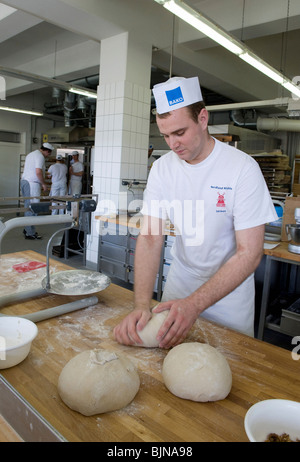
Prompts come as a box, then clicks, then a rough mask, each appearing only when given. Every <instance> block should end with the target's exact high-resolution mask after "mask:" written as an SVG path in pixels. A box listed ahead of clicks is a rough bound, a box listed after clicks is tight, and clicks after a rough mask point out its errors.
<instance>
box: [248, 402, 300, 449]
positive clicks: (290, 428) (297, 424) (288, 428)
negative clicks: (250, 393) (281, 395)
mask: <svg viewBox="0 0 300 462" xmlns="http://www.w3.org/2000/svg"><path fill="white" fill-rule="evenodd" d="M244 426H245V431H246V434H247V436H248V438H249V441H251V442H300V403H298V402H297V401H291V400H288V399H267V400H264V401H260V402H258V403H256V404H254V405H253V406H251V407H250V409H249V410H248V411H247V413H246V416H245V420H244Z"/></svg>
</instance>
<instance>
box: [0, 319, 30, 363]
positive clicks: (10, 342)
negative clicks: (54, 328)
mask: <svg viewBox="0 0 300 462" xmlns="http://www.w3.org/2000/svg"><path fill="white" fill-rule="evenodd" d="M37 333H38V328H37V327H36V325H35V324H34V322H32V321H29V320H28V319H24V318H20V317H17V316H0V369H6V368H8V367H12V366H15V365H16V364H19V363H20V362H21V361H23V360H24V359H25V358H26V357H27V355H28V353H29V351H30V347H31V342H32V340H33V339H34V338H35V337H36V335H37Z"/></svg>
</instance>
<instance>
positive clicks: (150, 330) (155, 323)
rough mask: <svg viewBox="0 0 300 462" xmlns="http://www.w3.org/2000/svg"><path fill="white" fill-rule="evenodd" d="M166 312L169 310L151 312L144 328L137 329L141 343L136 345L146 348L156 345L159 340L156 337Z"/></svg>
mask: <svg viewBox="0 0 300 462" xmlns="http://www.w3.org/2000/svg"><path fill="white" fill-rule="evenodd" d="M155 308H156V307H155ZM168 314H169V310H165V311H161V312H160V313H152V317H151V319H149V321H148V323H147V324H146V326H145V327H144V329H142V330H140V331H137V333H138V336H139V337H140V339H141V340H142V342H143V344H136V346H142V347H146V348H156V347H158V344H159V342H158V340H157V338H156V337H157V334H158V331H159V329H160V328H161V326H162V325H163V323H164V322H165V319H166V317H167V316H168Z"/></svg>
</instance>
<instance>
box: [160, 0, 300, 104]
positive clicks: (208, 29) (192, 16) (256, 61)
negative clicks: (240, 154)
mask: <svg viewBox="0 0 300 462" xmlns="http://www.w3.org/2000/svg"><path fill="white" fill-rule="evenodd" d="M154 1H155V2H157V3H159V4H160V5H162V6H163V7H164V8H166V9H167V10H169V11H170V12H171V13H173V14H175V15H176V16H178V17H179V18H180V19H182V20H183V21H185V22H187V23H188V24H190V25H191V26H193V27H195V28H196V29H197V30H199V31H200V32H202V33H203V34H205V35H206V36H207V37H209V38H210V39H212V40H214V41H215V42H217V43H218V44H219V45H221V46H222V47H224V48H226V49H227V50H229V51H231V52H232V53H234V54H235V55H236V56H238V57H239V58H241V59H243V61H245V62H247V63H248V64H250V65H251V66H252V67H254V68H255V69H257V70H258V71H260V72H262V73H263V74H264V75H266V76H267V77H269V78H270V79H272V80H274V81H275V82H277V83H279V84H280V85H282V86H283V87H284V88H286V89H287V90H289V91H290V92H291V93H293V94H294V95H295V96H297V97H299V98H300V88H299V87H298V86H297V85H295V84H294V83H293V82H292V81H291V80H290V79H288V78H287V77H285V76H284V75H283V74H282V73H281V72H279V71H277V70H276V69H275V68H273V67H272V66H270V65H269V64H268V63H266V62H265V61H263V60H262V59H260V58H259V57H258V56H256V55H255V53H253V52H252V51H251V50H250V49H249V48H248V47H247V46H246V45H245V44H244V43H243V42H241V41H240V40H238V39H237V38H235V37H234V36H232V35H231V34H230V33H229V32H227V31H225V30H224V29H222V28H221V26H219V25H218V24H216V23H214V22H213V21H211V20H210V19H208V18H206V17H205V16H204V15H203V14H202V13H199V12H198V11H195V10H193V9H192V8H191V7H189V6H188V5H186V4H185V3H184V2H182V1H181V0H154Z"/></svg>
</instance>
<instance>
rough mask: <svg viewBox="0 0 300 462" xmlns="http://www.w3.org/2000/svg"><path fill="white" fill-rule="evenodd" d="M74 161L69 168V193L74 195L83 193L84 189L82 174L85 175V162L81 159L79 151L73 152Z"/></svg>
mask: <svg viewBox="0 0 300 462" xmlns="http://www.w3.org/2000/svg"><path fill="white" fill-rule="evenodd" d="M72 158H73V162H72V164H71V165H70V168H69V175H70V183H69V193H70V194H71V195H72V196H74V195H75V194H76V195H79V196H80V194H81V190H82V176H83V171H84V168H83V164H82V162H80V160H79V152H78V151H73V152H72Z"/></svg>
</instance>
